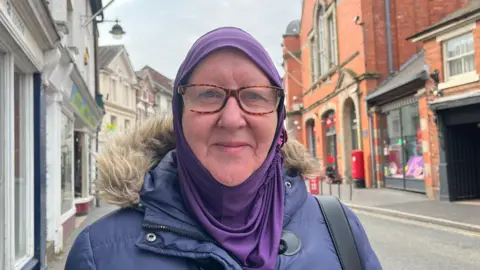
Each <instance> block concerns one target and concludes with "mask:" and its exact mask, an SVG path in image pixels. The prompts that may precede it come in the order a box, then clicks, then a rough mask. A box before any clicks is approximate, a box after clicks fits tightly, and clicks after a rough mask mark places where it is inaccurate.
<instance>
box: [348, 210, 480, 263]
mask: <svg viewBox="0 0 480 270" xmlns="http://www.w3.org/2000/svg"><path fill="white" fill-rule="evenodd" d="M356 213H357V215H358V217H359V218H360V220H361V222H362V224H363V226H364V227H365V230H366V231H367V234H368V237H369V239H370V242H371V244H372V246H373V248H374V249H375V251H376V253H377V255H378V257H379V259H380V261H381V263H382V266H383V269H387V270H389V269H409V270H414V269H422V270H424V269H435V270H443V269H445V270H451V269H462V270H470V269H472V270H473V269H475V270H478V269H480V235H479V234H474V233H468V232H464V231H459V230H454V229H448V228H445V227H440V226H435V225H430V224H424V223H420V222H414V221H406V220H402V219H398V218H390V217H384V216H379V215H374V214H370V213H364V212H356Z"/></svg>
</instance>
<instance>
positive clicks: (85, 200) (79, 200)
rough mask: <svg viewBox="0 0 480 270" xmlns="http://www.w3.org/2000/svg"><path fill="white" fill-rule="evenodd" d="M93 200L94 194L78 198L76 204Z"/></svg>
mask: <svg viewBox="0 0 480 270" xmlns="http://www.w3.org/2000/svg"><path fill="white" fill-rule="evenodd" d="M91 201H93V196H88V197H85V198H76V199H75V204H79V203H89V202H91Z"/></svg>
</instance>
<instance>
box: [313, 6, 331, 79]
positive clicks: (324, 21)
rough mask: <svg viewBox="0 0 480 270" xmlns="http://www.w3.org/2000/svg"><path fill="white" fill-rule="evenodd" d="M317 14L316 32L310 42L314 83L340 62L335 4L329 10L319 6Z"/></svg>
mask: <svg viewBox="0 0 480 270" xmlns="http://www.w3.org/2000/svg"><path fill="white" fill-rule="evenodd" d="M316 12H317V15H316V16H317V17H316V20H315V27H314V29H316V31H314V33H313V37H310V40H309V41H310V46H311V54H312V56H311V59H312V61H313V63H312V66H311V73H312V76H311V77H312V82H314V81H316V79H317V78H318V77H319V76H321V75H324V74H325V73H327V72H328V71H329V70H330V69H331V68H332V67H334V66H335V65H336V64H337V62H338V61H337V59H338V50H337V43H338V42H337V20H336V10H335V4H331V5H330V6H329V7H328V8H327V9H325V7H324V6H323V5H321V4H319V5H318V7H317V11H316Z"/></svg>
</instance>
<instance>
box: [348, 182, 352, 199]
mask: <svg viewBox="0 0 480 270" xmlns="http://www.w3.org/2000/svg"><path fill="white" fill-rule="evenodd" d="M352 182H353V181H349V183H350V201H352V197H353V186H352Z"/></svg>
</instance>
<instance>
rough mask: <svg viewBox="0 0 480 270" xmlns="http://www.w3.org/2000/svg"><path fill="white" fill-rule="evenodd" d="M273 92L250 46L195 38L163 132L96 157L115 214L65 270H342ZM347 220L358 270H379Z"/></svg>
mask: <svg viewBox="0 0 480 270" xmlns="http://www.w3.org/2000/svg"><path fill="white" fill-rule="evenodd" d="M281 86H282V81H281V78H280V76H279V74H278V73H277V71H276V69H275V66H274V64H273V62H272V60H271V59H270V57H269V56H268V54H267V52H266V51H265V50H264V49H263V47H262V46H261V45H260V44H259V43H258V42H257V41H256V40H255V39H254V38H253V37H252V36H251V35H249V34H247V33H246V32H244V31H242V30H240V29H238V28H232V27H225V28H219V29H216V30H214V31H211V32H209V33H207V34H205V35H204V36H203V37H201V38H200V39H199V40H198V41H197V42H196V43H195V44H194V45H193V47H192V48H191V50H190V51H189V53H188V55H187V56H186V59H185V60H184V62H183V63H182V65H181V66H180V69H179V71H178V74H177V77H176V79H175V85H174V91H175V92H174V96H173V101H172V105H173V124H172V121H169V120H168V119H166V118H161V117H157V118H154V119H151V120H149V121H148V122H147V123H146V124H145V125H144V126H143V127H141V128H139V129H138V130H137V131H135V132H134V133H133V134H127V135H119V136H117V137H116V138H114V140H112V141H111V142H109V143H108V144H106V145H105V146H104V147H103V149H102V154H101V155H100V156H99V157H98V167H99V171H100V175H99V179H98V183H97V187H98V189H99V191H100V194H101V196H102V198H103V199H104V200H105V201H107V202H109V203H112V204H116V205H119V206H121V207H122V209H121V210H118V211H116V212H114V213H112V214H110V215H108V216H106V217H104V218H102V219H100V220H99V221H97V222H96V223H94V224H93V225H91V226H90V227H88V228H86V229H85V230H84V231H83V232H82V233H81V234H80V235H79V236H78V238H77V239H76V241H75V244H74V246H73V247H72V249H71V251H70V254H69V257H68V261H67V265H66V269H69V270H70V269H72V270H74V269H99V270H104V269H116V270H120V269H142V270H143V269H341V266H340V263H339V259H338V257H337V255H336V253H335V247H334V246H333V244H332V240H331V239H330V235H329V233H328V230H327V228H326V225H325V221H324V219H323V217H322V214H321V213H320V210H319V207H318V204H317V202H316V200H315V198H314V197H313V196H311V195H309V194H308V193H307V190H306V186H305V184H304V183H303V181H302V175H303V176H304V175H308V174H309V173H312V172H313V171H314V170H315V169H316V168H315V161H314V160H313V159H312V158H311V157H309V156H308V155H307V154H306V152H305V150H304V149H303V148H301V147H302V146H301V145H300V144H299V143H296V142H293V141H288V142H287V135H286V132H285V129H284V128H283V122H284V119H285V108H284V92H283V90H282V88H281ZM345 210H346V212H347V215H348V217H349V221H350V224H351V227H352V231H353V234H354V236H355V241H356V243H357V246H358V249H359V253H360V257H361V261H362V265H361V266H360V265H359V267H358V269H368V270H370V269H381V266H380V263H379V262H378V260H377V257H376V255H375V253H374V252H373V250H372V248H371V247H370V244H369V242H368V239H367V237H366V235H365V232H364V230H363V228H362V226H361V224H360V222H359V220H358V219H357V217H356V216H355V215H354V214H353V213H352V212H351V211H350V210H348V209H345ZM287 234H288V236H289V237H290V238H289V239H294V240H293V242H292V241H290V242H288V241H286V242H285V240H283V241H284V243H287V244H288V243H290V247H287V246H286V245H282V246H280V242H281V241H282V235H287ZM292 243H293V244H292ZM279 249H280V251H281V252H280V253H281V255H279Z"/></svg>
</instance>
